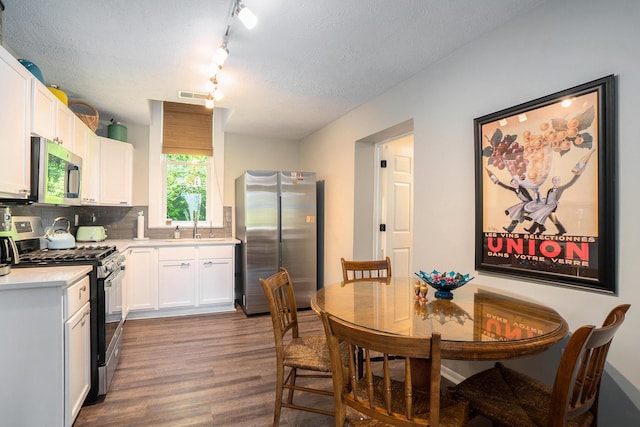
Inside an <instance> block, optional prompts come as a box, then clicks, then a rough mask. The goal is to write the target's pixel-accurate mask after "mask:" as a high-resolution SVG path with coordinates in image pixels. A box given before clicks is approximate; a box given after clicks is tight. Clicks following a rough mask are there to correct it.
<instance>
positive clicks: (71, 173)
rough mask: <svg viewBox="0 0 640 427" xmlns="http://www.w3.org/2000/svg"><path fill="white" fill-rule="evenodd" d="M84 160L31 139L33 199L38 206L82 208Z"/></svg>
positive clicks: (63, 148)
mask: <svg viewBox="0 0 640 427" xmlns="http://www.w3.org/2000/svg"><path fill="white" fill-rule="evenodd" d="M81 180H82V158H81V157H80V156H78V155H76V154H74V153H72V152H71V151H69V150H68V149H67V148H65V147H63V146H62V145H60V144H58V143H56V142H54V141H51V140H48V139H45V138H39V137H32V138H31V195H30V199H31V201H32V202H36V203H48V204H55V205H79V204H80V189H81Z"/></svg>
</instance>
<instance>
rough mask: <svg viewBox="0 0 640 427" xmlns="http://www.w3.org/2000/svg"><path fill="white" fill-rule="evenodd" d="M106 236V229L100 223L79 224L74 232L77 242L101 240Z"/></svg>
mask: <svg viewBox="0 0 640 427" xmlns="http://www.w3.org/2000/svg"><path fill="white" fill-rule="evenodd" d="M106 238H107V230H105V229H104V227H103V226H101V225H81V226H80V227H78V231H77V232H76V240H77V241H78V242H102V241H103V240H105V239H106Z"/></svg>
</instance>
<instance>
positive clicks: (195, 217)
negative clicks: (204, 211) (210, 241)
mask: <svg viewBox="0 0 640 427" xmlns="http://www.w3.org/2000/svg"><path fill="white" fill-rule="evenodd" d="M200 237H201V236H200V234H198V211H193V238H194V239H199V238H200Z"/></svg>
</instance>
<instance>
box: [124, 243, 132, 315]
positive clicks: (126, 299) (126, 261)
mask: <svg viewBox="0 0 640 427" xmlns="http://www.w3.org/2000/svg"><path fill="white" fill-rule="evenodd" d="M123 255H124V257H125V259H124V265H125V274H124V279H123V280H122V318H123V319H125V320H126V319H127V316H128V315H129V307H130V302H129V298H130V296H129V288H130V287H131V276H130V275H129V274H128V272H127V269H128V268H129V267H128V264H129V262H130V261H131V249H129V250H127V251H126V252H125V253H124V254H123Z"/></svg>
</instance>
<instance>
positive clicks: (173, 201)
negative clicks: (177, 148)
mask: <svg viewBox="0 0 640 427" xmlns="http://www.w3.org/2000/svg"><path fill="white" fill-rule="evenodd" d="M209 159H210V158H209V157H208V156H193V155H188V154H165V162H164V166H165V168H164V169H165V183H166V189H167V190H166V192H165V206H166V211H165V212H166V214H165V216H166V218H168V219H171V220H172V221H173V222H181V221H189V222H193V220H194V217H195V215H194V213H195V212H197V213H198V215H197V219H198V221H206V220H207V217H208V216H207V193H209V185H208V183H209V179H208V177H209V176H211V162H210V160H209Z"/></svg>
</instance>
